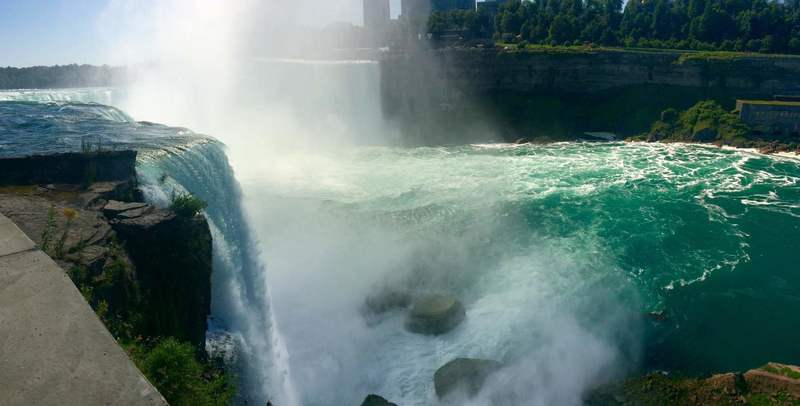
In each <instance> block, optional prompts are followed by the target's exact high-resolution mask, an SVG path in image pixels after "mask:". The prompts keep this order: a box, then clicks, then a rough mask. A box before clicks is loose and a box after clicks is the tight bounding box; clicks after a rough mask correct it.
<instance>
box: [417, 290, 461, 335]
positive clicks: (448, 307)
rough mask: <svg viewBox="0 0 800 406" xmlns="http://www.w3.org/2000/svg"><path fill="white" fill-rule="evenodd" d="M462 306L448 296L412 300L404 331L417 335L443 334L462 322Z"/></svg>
mask: <svg viewBox="0 0 800 406" xmlns="http://www.w3.org/2000/svg"><path fill="white" fill-rule="evenodd" d="M465 316H466V311H465V310H464V305H462V304H461V302H459V301H458V300H457V299H456V298H455V297H453V296H450V295H442V294H436V295H425V296H422V297H419V298H417V299H416V300H414V304H413V305H412V307H411V310H410V311H409V313H408V318H407V319H406V323H405V325H406V330H408V331H410V332H412V333H419V334H433V335H435V334H444V333H446V332H448V331H450V330H452V329H453V328H455V327H456V326H458V325H459V324H461V322H462V321H464V317H465Z"/></svg>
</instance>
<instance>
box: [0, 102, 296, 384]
mask: <svg viewBox="0 0 800 406" xmlns="http://www.w3.org/2000/svg"><path fill="white" fill-rule="evenodd" d="M98 95H100V96H102V97H101V99H105V98H106V97H108V96H110V95H109V93H107V92H106V91H103V92H94V91H89V90H80V89H79V90H44V91H13V92H0V157H3V156H23V155H30V154H42V153H60V152H69V151H80V148H81V144H82V142H84V140H86V139H87V138H89V141H90V142H92V143H93V144H94V145H97V144H100V145H101V146H102V148H104V149H136V150H138V151H139V156H138V161H137V174H138V177H139V181H140V187H141V189H142V191H143V192H144V195H145V197H146V199H147V200H148V201H149V202H151V203H153V204H156V205H159V206H162V207H165V206H168V205H169V202H170V199H171V197H172V196H173V195H174V194H175V193H177V192H186V191H189V192H191V193H192V194H193V195H196V196H198V197H199V198H201V199H203V200H204V201H206V202H207V203H208V208H207V210H206V214H207V217H208V221H209V225H210V228H211V232H212V236H213V242H214V247H213V249H214V264H213V269H214V272H213V274H212V276H213V280H212V286H213V289H212V290H213V291H212V313H213V314H212V320H210V331H209V343H208V345H209V346H211V348H210V349H211V350H212V351H214V352H218V353H221V354H220V355H222V356H223V357H226V358H228V361H229V362H232V366H234V367H235V368H236V369H237V370H238V371H240V374H241V376H242V380H241V390H242V393H244V394H246V395H245V397H246V398H249V397H252V398H265V397H266V396H267V393H279V394H286V395H281V396H275V397H274V398H275V399H281V400H283V399H291V393H292V391H293V390H292V389H291V385H290V383H289V379H288V377H287V376H286V374H287V372H286V370H285V366H282V365H281V357H282V356H283V355H282V354H281V349H282V343H281V342H280V340H279V338H278V337H277V336H275V335H274V334H273V329H272V323H273V321H272V319H271V313H270V310H269V308H270V303H269V292H268V288H267V286H266V283H265V280H264V272H263V269H262V268H263V267H262V266H261V265H260V264H259V262H258V256H257V254H256V253H257V248H256V247H255V246H254V244H253V241H252V237H251V230H250V228H249V227H248V226H247V223H246V221H245V218H244V216H243V213H242V211H241V205H240V202H241V198H240V194H241V192H240V190H239V185H238V183H237V181H236V179H235V178H234V176H233V171H232V170H231V168H230V165H229V164H228V159H227V157H226V155H225V147H224V145H222V144H221V143H220V142H219V141H216V140H214V139H212V138H209V137H206V136H203V135H199V134H195V133H193V132H191V131H189V130H187V129H184V128H176V127H168V126H164V125H159V124H153V123H147V122H141V123H138V122H135V121H134V120H133V119H131V118H130V117H129V116H127V115H126V114H125V113H123V112H122V111H120V110H118V109H116V108H114V107H111V106H105V105H101V104H97V103H95V100H94V99H93V97H95V96H98ZM26 96H30V99H26ZM253 309H259V310H258V311H253ZM283 396H286V397H283Z"/></svg>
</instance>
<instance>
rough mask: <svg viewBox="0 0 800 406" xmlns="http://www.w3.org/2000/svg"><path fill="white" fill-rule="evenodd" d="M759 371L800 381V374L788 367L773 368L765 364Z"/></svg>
mask: <svg viewBox="0 0 800 406" xmlns="http://www.w3.org/2000/svg"><path fill="white" fill-rule="evenodd" d="M761 369H762V370H764V371H767V372H770V373H773V374H777V375H781V376H785V377H787V378H792V379H800V372H797V371H795V370H794V369H791V368H788V367H781V368H776V367H773V366H772V365H769V364H767V365H764V366H763V367H761Z"/></svg>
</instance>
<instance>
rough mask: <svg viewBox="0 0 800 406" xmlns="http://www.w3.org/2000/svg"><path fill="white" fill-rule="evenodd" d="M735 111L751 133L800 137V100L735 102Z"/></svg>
mask: <svg viewBox="0 0 800 406" xmlns="http://www.w3.org/2000/svg"><path fill="white" fill-rule="evenodd" d="M736 110H737V111H738V112H739V117H740V118H741V119H742V121H744V123H745V124H747V125H749V126H750V127H751V128H752V129H753V131H756V132H760V133H764V134H774V135H779V134H780V135H784V136H794V137H800V98H794V97H787V96H782V97H780V98H776V99H775V100H737V101H736Z"/></svg>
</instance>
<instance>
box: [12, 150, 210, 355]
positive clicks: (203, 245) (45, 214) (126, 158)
mask: <svg viewBox="0 0 800 406" xmlns="http://www.w3.org/2000/svg"><path fill="white" fill-rule="evenodd" d="M135 161H136V152H133V151H126V152H115V153H102V154H97V153H93V154H63V155H53V156H42V157H29V158H15V159H7V160H6V159H2V160H0V168H5V169H7V170H8V172H3V171H2V170H0V174H2V175H0V213H3V214H4V215H6V216H7V217H9V218H10V219H12V220H13V221H14V222H15V223H16V224H18V225H19V227H20V228H21V229H22V230H23V231H24V232H25V233H26V234H27V235H28V236H30V237H31V238H32V239H33V240H34V242H35V243H36V244H37V245H38V246H39V247H41V249H42V250H43V251H45V252H47V253H48V254H49V255H50V256H51V257H53V258H54V259H55V260H56V262H57V263H58V264H59V265H61V267H62V268H63V269H65V270H67V272H68V273H69V276H70V277H71V278H72V280H73V282H74V283H75V285H76V286H77V287H78V288H79V289H80V290H81V292H82V293H83V294H84V296H85V297H86V299H87V301H88V302H89V303H90V304H91V305H92V307H93V308H95V310H96V311H97V313H98V315H99V316H100V317H101V319H102V320H103V321H104V323H105V324H106V326H107V327H108V328H109V330H111V331H112V333H113V334H115V335H116V336H117V337H118V338H120V337H125V338H127V339H133V338H135V337H153V338H156V337H175V338H177V339H179V340H181V341H189V342H191V343H192V344H193V345H194V346H195V347H196V348H197V349H198V351H200V352H202V351H203V349H204V344H205V332H206V318H207V317H208V315H209V313H210V303H211V259H212V258H211V255H212V248H211V233H210V230H209V227H208V223H207V221H206V219H205V217H203V216H202V215H200V214H198V215H191V216H180V215H177V214H176V213H173V212H172V211H171V210H169V209H164V208H156V207H152V206H151V205H148V204H146V203H144V202H141V201H140V200H141V199H137V196H138V195H139V193H138V192H137V179H136V173H135ZM36 168H38V169H36ZM56 168H60V170H56ZM86 173H93V174H94V175H93V181H91V182H89V181H86V180H85V179H86ZM26 176H27V177H26ZM97 180H104V181H103V182H100V181H97Z"/></svg>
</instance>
